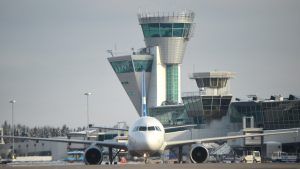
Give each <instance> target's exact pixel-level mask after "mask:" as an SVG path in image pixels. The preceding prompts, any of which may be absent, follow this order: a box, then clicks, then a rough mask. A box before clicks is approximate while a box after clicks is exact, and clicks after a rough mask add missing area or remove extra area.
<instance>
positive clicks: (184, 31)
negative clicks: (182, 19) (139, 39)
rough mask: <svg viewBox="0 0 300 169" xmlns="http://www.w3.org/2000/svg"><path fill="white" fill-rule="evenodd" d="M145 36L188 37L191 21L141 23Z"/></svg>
mask: <svg viewBox="0 0 300 169" xmlns="http://www.w3.org/2000/svg"><path fill="white" fill-rule="evenodd" d="M141 26H142V30H143V33H144V37H188V36H189V33H190V27H191V24H190V23H148V24H141Z"/></svg>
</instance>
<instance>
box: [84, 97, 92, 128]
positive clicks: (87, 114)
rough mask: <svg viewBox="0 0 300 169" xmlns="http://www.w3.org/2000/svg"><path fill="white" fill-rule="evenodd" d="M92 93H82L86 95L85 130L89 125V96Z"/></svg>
mask: <svg viewBox="0 0 300 169" xmlns="http://www.w3.org/2000/svg"><path fill="white" fill-rule="evenodd" d="M91 94H92V93H90V92H87V93H84V95H86V120H87V128H89V124H90V119H89V95H91Z"/></svg>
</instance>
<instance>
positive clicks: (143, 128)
mask: <svg viewBox="0 0 300 169" xmlns="http://www.w3.org/2000/svg"><path fill="white" fill-rule="evenodd" d="M146 130H147V127H144V126H140V128H139V131H146Z"/></svg>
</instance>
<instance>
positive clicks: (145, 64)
mask: <svg viewBox="0 0 300 169" xmlns="http://www.w3.org/2000/svg"><path fill="white" fill-rule="evenodd" d="M152 62H153V61H152V60H133V65H134V70H135V71H136V72H142V71H143V70H145V72H151V70H152Z"/></svg>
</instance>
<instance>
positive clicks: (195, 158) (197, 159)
mask: <svg viewBox="0 0 300 169" xmlns="http://www.w3.org/2000/svg"><path fill="white" fill-rule="evenodd" d="M208 156H209V153H208V150H207V149H206V148H205V147H204V146H203V145H199V144H196V145H194V146H192V149H191V151H190V158H191V161H192V162H193V163H203V162H205V161H206V160H207V159H208Z"/></svg>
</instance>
